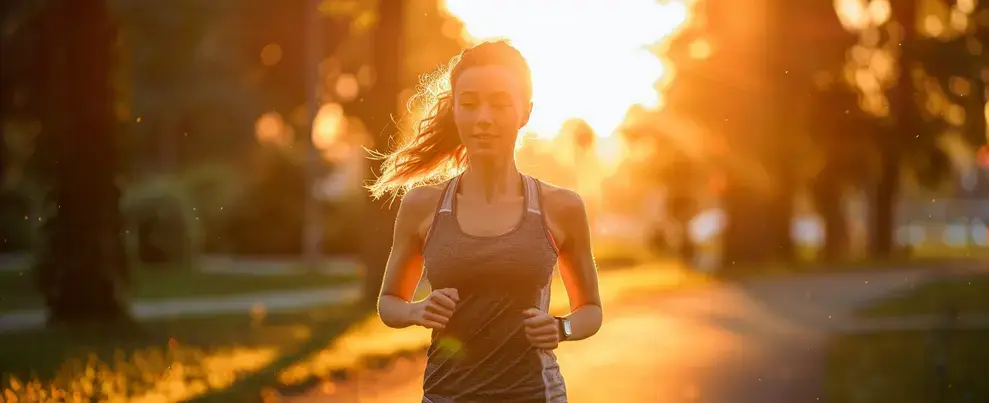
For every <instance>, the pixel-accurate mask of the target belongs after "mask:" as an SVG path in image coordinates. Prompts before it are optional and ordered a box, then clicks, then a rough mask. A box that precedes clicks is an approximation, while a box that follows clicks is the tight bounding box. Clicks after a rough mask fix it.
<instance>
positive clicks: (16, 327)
mask: <svg viewBox="0 0 989 403" xmlns="http://www.w3.org/2000/svg"><path fill="white" fill-rule="evenodd" d="M358 298H360V287H359V286H358V285H357V284H343V285H337V286H332V287H324V288H318V289H311V290H304V291H284V292H258V293H250V294H240V295H230V296H223V297H205V298H182V299H167V300H158V301H135V302H134V303H133V304H132V305H131V312H132V314H133V315H134V317H135V318H137V319H139V320H148V319H158V318H168V317H177V316H202V315H215V314H230V313H249V312H250V311H251V310H252V309H255V308H256V307H263V308H264V309H265V310H266V311H267V312H281V311H291V310H296V309H303V308H308V307H312V306H316V305H322V304H339V303H345V302H352V301H356V300H357V299H358ZM45 320H46V314H45V311H44V310H41V309H30V310H20V311H12V312H5V313H0V334H4V333H13V332H19V331H25V330H31V329H35V328H38V327H41V326H43V325H44V324H45Z"/></svg>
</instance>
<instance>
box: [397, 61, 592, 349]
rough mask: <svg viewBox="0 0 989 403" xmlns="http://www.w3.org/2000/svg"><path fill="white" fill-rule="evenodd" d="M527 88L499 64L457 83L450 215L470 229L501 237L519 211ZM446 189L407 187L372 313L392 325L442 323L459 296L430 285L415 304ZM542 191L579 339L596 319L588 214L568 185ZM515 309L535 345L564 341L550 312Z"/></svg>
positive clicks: (468, 73)
mask: <svg viewBox="0 0 989 403" xmlns="http://www.w3.org/2000/svg"><path fill="white" fill-rule="evenodd" d="M524 93H525V91H523V87H522V84H521V80H519V79H518V77H517V76H515V75H514V73H513V72H512V71H511V70H508V69H506V68H503V67H500V66H496V65H492V66H480V67H472V68H469V69H467V70H466V71H464V72H463V73H462V74H461V76H460V77H459V79H458V80H457V82H456V83H455V86H454V105H455V106H454V120H455V121H456V125H457V131H458V135H459V136H460V141H461V142H462V143H463V144H464V145H465V146H466V148H467V153H468V157H469V160H470V164H469V166H468V169H467V171H466V172H464V175H463V177H462V179H461V182H460V186H459V187H458V194H457V210H456V211H457V221H458V223H459V224H460V228H461V230H462V231H464V232H466V233H468V234H471V235H476V236H493V235H499V234H504V233H506V232H508V231H510V230H512V229H513V228H514V227H515V226H516V225H517V224H518V222H519V220H520V219H521V217H522V216H523V214H524V211H525V206H524V203H525V201H524V196H523V194H524V190H523V184H522V178H521V176H520V174H519V171H518V169H517V168H516V165H515V142H516V140H517V137H518V131H519V130H520V128H522V127H523V126H525V124H526V123H527V122H528V119H529V115H530V113H531V111H532V103H531V102H530V101H529V100H528V99H526V96H525V95H524ZM443 189H444V187H443V186H428V187H419V188H416V189H413V190H412V191H410V192H409V193H408V194H407V195H405V197H404V198H403V200H402V203H401V205H400V207H399V211H398V218H397V221H396V224H395V234H394V239H393V245H392V252H391V255H390V257H389V260H388V265H387V267H386V268H385V276H384V281H383V284H382V288H381V294H380V298H379V302H378V312H379V314H380V316H381V319H382V320H383V321H384V323H385V324H386V325H388V326H392V327H406V326H412V325H418V326H425V327H427V328H433V329H442V328H443V327H444V326H445V325H446V323H447V321H448V320H449V318H450V316H451V315H453V312H455V311H456V304H457V302H458V300H459V295H458V293H457V290H455V289H440V290H434V291H433V292H432V293H431V294H430V295H429V296H428V297H426V298H425V299H423V300H421V301H416V302H412V298H413V294H414V292H415V289H416V286H417V284H418V282H419V279H420V277H421V276H422V270H423V257H422V249H423V246H424V243H425V240H426V236H427V234H428V233H429V229H430V225H431V224H432V222H433V215H434V214H435V213H436V206H437V205H438V203H439V200H440V198H441V197H442V194H443ZM539 192H540V195H541V196H540V197H541V200H542V206H543V209H544V214H545V217H546V221H547V226H548V230H549V232H550V233H551V235H552V236H553V239H554V240H555V242H556V245H557V247H558V249H559V259H558V264H559V268H560V274H561V276H562V278H563V282H564V285H566V288H567V295H568V297H569V299H570V307H571V313H570V315H568V317H569V318H570V321H571V328H572V331H573V335H572V336H571V338H570V339H569V340H580V339H584V338H587V337H590V336H592V335H593V334H594V333H596V332H597V331H598V329H600V327H601V321H602V312H601V298H600V296H599V292H598V282H597V268H596V267H595V265H594V258H593V256H592V253H591V243H590V230H589V227H588V219H587V211H586V208H585V207H584V202H583V200H581V198H580V196H579V195H578V194H577V193H575V192H573V191H570V190H567V189H564V188H560V187H556V186H552V185H546V184H543V185H541V186H540V189H539ZM519 315H520V316H522V317H523V318H524V323H525V331H526V335H527V337H528V338H529V341H530V342H531V343H532V344H533V345H534V346H536V347H539V348H544V349H553V348H556V347H557V345H558V344H559V342H560V340H561V338H560V334H559V331H558V328H557V325H556V321H555V319H554V318H553V317H552V316H550V315H549V314H548V313H547V312H543V311H541V310H539V309H536V308H535V307H533V308H531V309H527V310H525V311H523V312H519Z"/></svg>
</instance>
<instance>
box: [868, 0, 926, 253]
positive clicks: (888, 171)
mask: <svg viewBox="0 0 989 403" xmlns="http://www.w3.org/2000/svg"><path fill="white" fill-rule="evenodd" d="M893 19H894V20H895V21H896V22H897V23H899V25H900V26H902V27H904V30H903V42H902V43H903V46H901V47H900V48H901V55H900V60H899V65H898V67H897V68H898V69H899V81H898V82H897V84H896V87H895V88H894V89H893V92H892V94H891V101H892V102H891V107H892V108H891V115H892V116H893V118H894V124H893V127H892V128H883V130H881V132H880V133H879V135H880V138H879V141H880V143H879V150H880V157H879V158H880V161H881V167H882V169H881V172H880V177H879V182H878V183H877V184H876V192H875V195H874V196H873V199H872V202H873V203H872V209H871V210H872V211H871V214H872V226H871V227H872V242H870V245H869V255H870V256H871V257H873V258H875V259H889V258H891V257H892V256H893V231H894V226H895V225H896V197H897V195H898V194H899V187H900V186H899V185H900V167H901V165H902V161H901V159H902V146H901V145H900V140H901V139H904V138H906V139H911V138H913V137H914V136H913V135H912V132H913V131H915V130H917V128H918V127H919V122H917V121H916V115H917V112H918V111H917V107H916V100H915V97H914V93H915V91H914V88H913V83H912V82H911V80H910V68H911V66H912V65H913V62H914V57H915V55H914V52H913V49H914V48H915V47H916V46H917V45H916V28H915V25H916V21H917V4H916V1H915V0H901V1H897V2H894V4H893Z"/></svg>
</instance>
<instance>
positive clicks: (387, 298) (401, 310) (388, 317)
mask: <svg viewBox="0 0 989 403" xmlns="http://www.w3.org/2000/svg"><path fill="white" fill-rule="evenodd" d="M408 305H409V303H408V302H407V301H405V300H403V299H401V298H398V297H395V296H391V295H380V296H378V317H379V318H381V322H382V323H384V324H385V326H388V327H390V328H393V329H401V328H405V327H409V323H408V322H409V320H408V316H409V315H407V314H406V311H407V310H408Z"/></svg>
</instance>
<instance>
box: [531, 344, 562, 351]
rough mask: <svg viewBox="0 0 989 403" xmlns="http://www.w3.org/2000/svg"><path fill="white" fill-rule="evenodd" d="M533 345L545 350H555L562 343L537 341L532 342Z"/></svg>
mask: <svg viewBox="0 0 989 403" xmlns="http://www.w3.org/2000/svg"><path fill="white" fill-rule="evenodd" d="M532 346H533V347H535V348H540V349H543V350H555V349H556V348H557V347H559V346H560V343H555V342H535V343H532Z"/></svg>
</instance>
